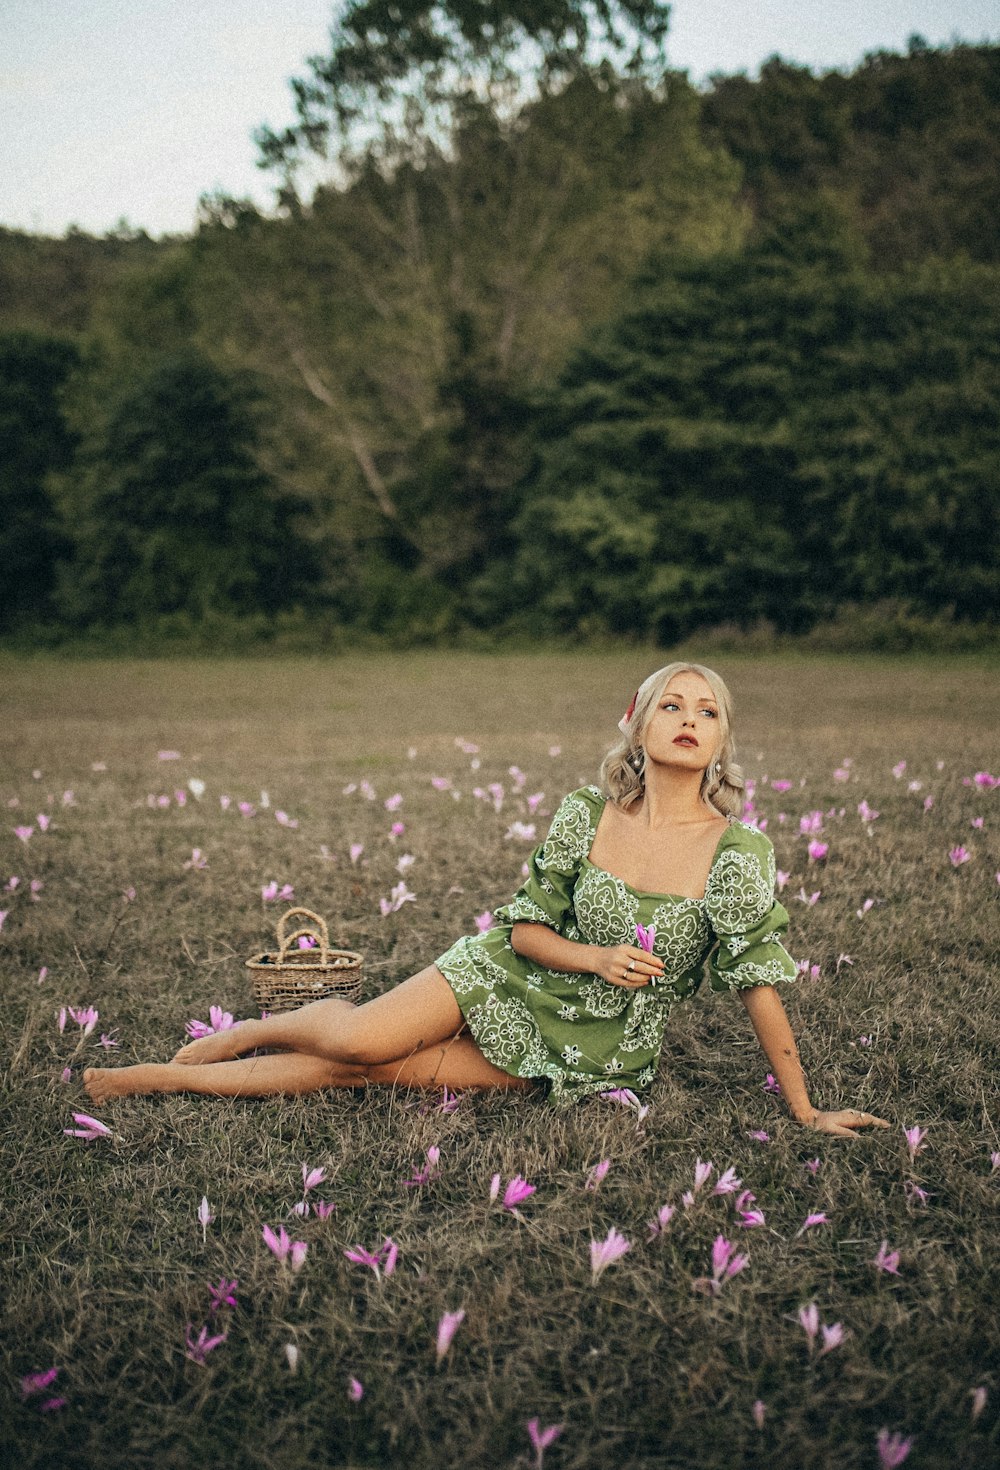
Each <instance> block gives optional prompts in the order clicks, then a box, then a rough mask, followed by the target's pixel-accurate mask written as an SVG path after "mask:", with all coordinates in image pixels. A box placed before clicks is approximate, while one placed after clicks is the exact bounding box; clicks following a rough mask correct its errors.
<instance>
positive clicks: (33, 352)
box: [0, 333, 79, 631]
mask: <svg viewBox="0 0 1000 1470" xmlns="http://www.w3.org/2000/svg"><path fill="white" fill-rule="evenodd" d="M78 360H79V359H78V353H77V351H76V349H75V347H74V346H73V345H72V344H71V343H69V342H67V341H64V340H62V339H57V338H52V337H42V336H36V335H32V334H29V333H11V334H8V335H6V336H2V337H0V565H2V567H3V576H2V577H0V630H3V631H9V630H10V629H11V628H13V627H15V626H17V624H18V623H20V622H23V621H25V620H27V619H29V618H30V619H35V620H38V619H45V618H46V617H48V616H49V614H50V613H51V596H52V591H53V587H54V573H55V563H56V558H57V557H58V555H59V554H60V552H61V551H62V550H63V538H62V536H61V534H60V529H59V524H58V517H57V514H56V511H55V506H54V504H53V501H52V496H51V493H50V487H49V481H50V477H51V476H52V475H53V474H54V473H57V472H59V471H61V470H65V469H66V467H67V466H68V465H69V463H70V461H71V459H72V456H73V450H74V442H75V441H74V436H73V433H72V431H71V429H70V428H69V426H68V424H67V422H66V418H65V415H64V411H63V403H62V395H63V389H64V386H65V384H66V381H67V379H68V377H69V376H70V374H71V373H72V372H73V371H74V369H75V368H76V367H77V365H78Z"/></svg>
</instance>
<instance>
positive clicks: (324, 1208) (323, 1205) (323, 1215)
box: [313, 1199, 337, 1220]
mask: <svg viewBox="0 0 1000 1470" xmlns="http://www.w3.org/2000/svg"><path fill="white" fill-rule="evenodd" d="M336 1208H337V1206H336V1205H335V1204H333V1203H332V1202H330V1201H328V1200H323V1199H318V1200H316V1202H315V1203H314V1204H313V1214H314V1215H316V1216H317V1217H318V1218H319V1219H320V1220H325V1219H327V1217H328V1216H329V1215H332V1214H333V1212H334V1210H335V1209H336Z"/></svg>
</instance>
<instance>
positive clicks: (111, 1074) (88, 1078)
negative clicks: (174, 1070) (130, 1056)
mask: <svg viewBox="0 0 1000 1470" xmlns="http://www.w3.org/2000/svg"><path fill="white" fill-rule="evenodd" d="M165 1070H166V1069H165V1067H164V1066H163V1065H162V1064H161V1063H158V1062H151V1063H149V1064H147V1065H146V1066H140V1067H88V1068H87V1070H86V1071H85V1072H84V1074H83V1085H84V1088H85V1089H86V1091H87V1092H88V1093H89V1095H90V1100H91V1102H94V1103H97V1104H100V1103H103V1102H107V1100H108V1098H111V1097H133V1096H135V1095H136V1094H139V1093H147V1092H162V1091H164V1087H163V1083H164V1081H165V1080H166V1079H165V1077H164V1072H165Z"/></svg>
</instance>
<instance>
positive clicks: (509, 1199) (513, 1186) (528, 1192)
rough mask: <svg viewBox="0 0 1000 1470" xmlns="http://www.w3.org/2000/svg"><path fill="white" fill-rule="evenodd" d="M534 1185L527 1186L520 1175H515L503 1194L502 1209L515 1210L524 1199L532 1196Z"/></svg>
mask: <svg viewBox="0 0 1000 1470" xmlns="http://www.w3.org/2000/svg"><path fill="white" fill-rule="evenodd" d="M536 1187H537V1186H536V1185H534V1184H529V1183H528V1181H527V1180H526V1179H522V1178H521V1176H520V1174H515V1175H514V1177H513V1179H512V1180H511V1181H510V1183H509V1184H508V1185H507V1188H506V1189H505V1190H504V1192H503V1207H504V1209H505V1210H511V1211H513V1210H515V1209H516V1208H517V1206H518V1205H523V1204H524V1202H525V1200H526V1199H530V1198H531V1196H532V1195H533V1194H534V1192H535V1189H536Z"/></svg>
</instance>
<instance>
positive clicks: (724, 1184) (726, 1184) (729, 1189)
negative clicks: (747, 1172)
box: [712, 1166, 743, 1194]
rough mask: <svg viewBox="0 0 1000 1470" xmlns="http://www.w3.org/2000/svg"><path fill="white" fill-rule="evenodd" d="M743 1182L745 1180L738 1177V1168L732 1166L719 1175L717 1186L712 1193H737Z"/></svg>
mask: <svg viewBox="0 0 1000 1470" xmlns="http://www.w3.org/2000/svg"><path fill="white" fill-rule="evenodd" d="M742 1183H743V1180H742V1179H737V1177H736V1170H735V1169H734V1168H733V1167H732V1166H730V1167H729V1168H728V1169H727V1170H726V1172H725V1173H724V1174H720V1175H719V1177H718V1179H717V1180H716V1182H715V1187H714V1189H713V1190H712V1193H713V1194H735V1193H736V1191H737V1190H738V1189H739V1187H740V1185H741V1184H742Z"/></svg>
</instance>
